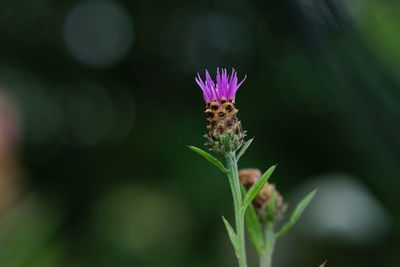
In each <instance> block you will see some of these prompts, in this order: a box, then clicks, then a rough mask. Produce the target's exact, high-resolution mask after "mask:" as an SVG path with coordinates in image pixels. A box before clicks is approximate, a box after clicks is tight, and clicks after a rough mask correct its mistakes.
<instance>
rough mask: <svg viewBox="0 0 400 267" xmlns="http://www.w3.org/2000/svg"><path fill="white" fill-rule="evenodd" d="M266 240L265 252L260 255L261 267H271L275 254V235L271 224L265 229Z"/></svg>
mask: <svg viewBox="0 0 400 267" xmlns="http://www.w3.org/2000/svg"><path fill="white" fill-rule="evenodd" d="M264 240H265V247H264V251H263V253H261V254H260V255H259V259H260V267H271V264H272V253H273V252H274V246H275V233H274V230H273V225H272V224H271V223H268V224H267V225H266V226H265V228H264Z"/></svg>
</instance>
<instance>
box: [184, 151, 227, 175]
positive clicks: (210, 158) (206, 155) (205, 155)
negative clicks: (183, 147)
mask: <svg viewBox="0 0 400 267" xmlns="http://www.w3.org/2000/svg"><path fill="white" fill-rule="evenodd" d="M188 147H189V148H190V149H191V150H193V151H194V152H196V153H197V154H199V155H200V156H202V157H203V158H205V159H206V160H208V161H209V162H211V163H212V164H213V165H214V166H215V167H217V168H218V169H220V170H221V171H222V172H223V173H228V172H229V170H228V169H227V168H225V166H224V165H223V164H222V163H221V161H219V160H218V159H217V158H215V157H214V156H211V155H210V154H209V153H207V152H205V151H204V150H202V149H200V148H198V147H195V146H188Z"/></svg>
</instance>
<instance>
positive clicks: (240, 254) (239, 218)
mask: <svg viewBox="0 0 400 267" xmlns="http://www.w3.org/2000/svg"><path fill="white" fill-rule="evenodd" d="M225 158H226V165H227V168H228V169H229V171H230V172H229V173H228V177H229V184H230V186H231V190H232V196H233V206H234V211H235V224H236V234H237V239H238V246H237V249H236V256H237V258H238V262H239V267H247V260H246V240H245V235H244V234H245V232H244V215H245V211H244V210H242V203H243V199H242V192H241V186H240V181H239V174H238V167H237V162H236V155H235V153H234V152H230V153H227V154H226V155H225Z"/></svg>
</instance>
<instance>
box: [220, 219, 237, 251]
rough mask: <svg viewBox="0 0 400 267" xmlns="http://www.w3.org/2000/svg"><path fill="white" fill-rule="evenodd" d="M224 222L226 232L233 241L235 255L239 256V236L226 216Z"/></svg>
mask: <svg viewBox="0 0 400 267" xmlns="http://www.w3.org/2000/svg"><path fill="white" fill-rule="evenodd" d="M222 220H223V221H224V224H225V227H226V231H227V232H228V235H229V239H230V240H231V243H232V246H233V248H234V249H235V253H236V255H237V253H238V247H239V244H238V239H237V235H236V233H235V231H234V230H233V228H232V226H231V225H230V224H229V222H228V221H227V220H226V219H225V217H224V216H222Z"/></svg>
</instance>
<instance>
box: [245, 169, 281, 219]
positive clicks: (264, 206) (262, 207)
mask: <svg viewBox="0 0 400 267" xmlns="http://www.w3.org/2000/svg"><path fill="white" fill-rule="evenodd" d="M260 178H261V172H260V170H258V169H242V170H240V171H239V179H240V183H241V184H242V185H243V186H244V187H245V188H246V189H247V190H249V189H250V188H251V187H252V186H253V185H254V184H255V183H256V182H257V181H258V180H259V179H260ZM273 195H274V198H275V214H267V213H268V206H269V204H270V200H271V198H272V196H273ZM253 206H254V208H255V209H256V211H257V214H258V216H259V218H260V219H261V220H265V218H266V215H268V216H269V217H270V218H272V219H273V220H274V219H276V218H278V219H279V217H281V216H282V215H283V213H284V212H285V211H286V204H285V203H284V201H283V197H282V195H281V194H280V193H279V192H278V191H277V190H276V188H275V185H274V184H270V183H268V182H267V183H265V184H264V186H263V188H262V189H261V191H260V193H259V194H258V195H257V196H256V198H255V199H254V200H253Z"/></svg>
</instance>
